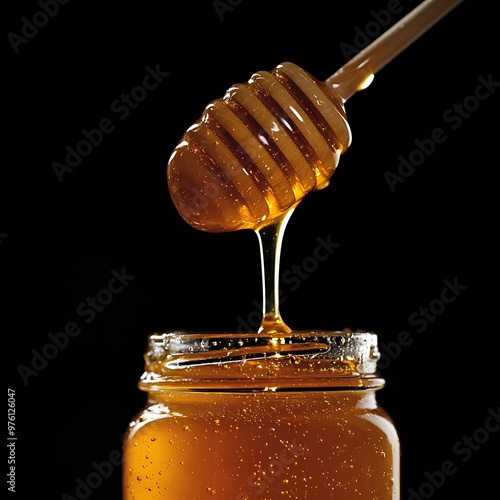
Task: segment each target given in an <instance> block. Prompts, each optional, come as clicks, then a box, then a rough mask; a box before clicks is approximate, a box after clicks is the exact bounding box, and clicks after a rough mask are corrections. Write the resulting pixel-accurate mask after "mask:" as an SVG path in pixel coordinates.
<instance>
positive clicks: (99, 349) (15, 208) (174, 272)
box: [0, 0, 500, 500]
mask: <svg viewBox="0 0 500 500" xmlns="http://www.w3.org/2000/svg"><path fill="white" fill-rule="evenodd" d="M231 3H232V4H233V6H232V7H231V4H230V2H226V4H227V5H228V6H229V8H228V9H227V10H225V11H224V12H217V9H216V8H215V6H214V3H213V2H212V1H210V0H206V1H194V0H187V1H182V2H181V1H169V2H167V1H151V0H142V1H139V0H122V1H77V0H72V1H71V2H68V3H67V4H66V5H60V6H59V12H58V13H57V14H56V15H54V16H53V17H52V18H50V19H48V20H47V22H46V23H45V25H43V26H41V27H40V28H39V29H38V33H36V34H35V35H34V36H32V37H31V38H30V39H26V40H25V43H24V42H23V43H20V44H18V45H17V47H16V50H14V45H15V44H14V45H13V43H12V42H11V39H12V35H11V39H9V37H8V34H9V33H15V34H17V35H21V30H22V27H23V23H24V22H25V21H24V20H23V17H24V16H26V18H27V19H28V20H32V19H33V16H34V15H35V14H36V13H37V12H39V11H40V10H41V7H40V5H39V4H38V3H36V2H31V1H30V2H28V1H25V2H17V1H16V2H14V1H5V0H4V1H3V2H2V7H1V11H2V37H3V40H2V51H3V54H4V55H3V56H2V61H3V63H2V78H1V80H2V84H3V85H6V87H4V91H3V92H2V97H3V99H2V108H3V109H4V110H5V111H4V112H3V113H2V117H3V120H2V121H3V122H4V125H5V127H4V131H3V132H2V137H1V149H0V156H1V158H2V167H1V180H0V182H1V184H0V189H1V195H0V202H1V204H2V207H1V221H0V237H1V239H0V265H1V283H2V289H3V292H2V293H3V294H4V295H3V298H2V303H1V304H2V315H1V318H0V322H1V323H0V328H1V331H2V333H3V339H4V342H5V344H4V345H5V346H6V347H4V358H5V360H4V364H5V365H6V366H7V387H8V388H11V389H14V390H15V399H16V436H17V438H18V439H17V442H16V480H17V482H16V494H17V497H18V498H23V499H25V498H26V499H27V498H53V499H58V498H61V497H62V496H63V495H64V494H65V493H66V494H67V495H71V496H73V497H74V498H82V496H81V495H80V497H78V496H77V491H76V487H77V484H78V480H81V481H84V482H85V481H86V479H87V478H88V476H89V474H90V473H92V472H93V471H94V469H93V465H92V463H93V462H98V463H101V462H103V461H105V460H108V459H109V456H110V454H112V453H114V455H113V456H115V457H116V453H119V451H120V446H121V443H120V439H121V436H122V434H123V432H124V430H125V428H126V426H127V423H128V421H129V420H130V418H131V417H132V416H133V414H134V413H136V411H138V410H139V408H140V407H141V406H142V405H143V404H144V402H145V395H144V394H143V393H141V392H140V391H139V390H138V389H137V387H136V383H137V380H138V378H139V377H140V375H141V373H142V370H143V365H142V355H143V352H144V351H145V347H146V337H147V335H148V333H150V332H152V331H164V330H172V329H177V328H180V329H184V330H197V329H201V330H225V329H228V330H234V329H237V328H238V327H239V326H241V325H242V324H243V322H247V323H252V321H255V317H256V314H257V313H256V305H255V302H256V301H259V300H260V299H261V281H260V263H259V259H258V245H257V239H256V237H255V235H254V234H253V233H252V232H251V231H240V232H236V233H230V234H206V233H202V232H198V231H196V230H194V229H192V228H190V227H189V226H188V225H187V224H186V223H185V222H184V221H183V220H181V218H180V217H179V215H178V214H177V212H176V210H175V208H174V206H173V204H172V202H171V200H170V198H169V195H168V191H167V188H166V181H165V167H166V163H167V161H168V158H169V156H170V153H171V151H172V150H173V148H174V147H175V145H176V144H177V142H178V141H179V139H180V137H181V135H182V133H183V132H184V130H185V129H186V128H187V127H188V126H189V125H190V124H191V123H192V122H193V121H195V120H196V119H197V118H198V117H199V115H200V114H201V112H202V110H203V108H204V107H205V105H206V104H208V102H209V101H211V100H212V99H215V98H218V97H221V96H222V95H223V94H224V92H225V90H226V89H227V88H228V87H229V86H230V85H231V84H233V83H236V82H242V81H246V80H247V79H248V78H249V77H250V75H251V74H252V73H253V72H254V71H257V70H261V69H264V70H270V69H272V68H273V67H275V66H276V65H277V64H279V63H280V62H283V61H292V62H295V63H296V64H298V65H300V66H302V67H303V68H304V69H306V70H308V71H309V72H311V73H312V74H313V75H314V76H316V77H317V78H318V79H321V80H323V79H325V78H327V77H328V76H330V74H332V73H333V72H334V71H335V70H337V69H338V68H339V67H340V66H341V65H342V64H343V63H344V62H345V60H346V57H345V54H344V53H343V51H342V49H341V47H342V45H341V44H342V43H344V44H345V43H348V44H351V45H354V37H355V34H356V33H357V32H358V33H359V32H365V27H366V25H367V23H368V22H369V21H373V19H374V18H373V14H372V13H371V10H372V9H373V10H375V11H379V10H381V9H385V8H387V5H388V2H387V1H386V0H381V1H379V0H377V1H373V2H349V1H347V0H343V1H337V2H333V1H331V2H326V1H323V2H322V1H317V0H309V1H307V2H306V1H284V0H283V1H277V0H274V1H267V2H265V1H263V0H243V1H240V2H238V1H233V2H231ZM417 3H418V2H416V1H413V2H412V1H404V0H401V2H400V5H401V6H402V8H403V12H402V13H401V14H398V15H394V16H392V22H395V21H397V20H398V19H399V18H401V17H402V15H403V13H406V12H408V11H409V10H411V8H413V7H414V6H415V5H416V4H417ZM498 9H499V7H498V2H495V1H493V0H490V1H487V0H477V1H476V0H475V1H474V2H472V1H470V0H469V1H465V2H464V3H463V4H462V5H460V6H459V7H458V8H457V9H456V10H454V11H453V12H452V13H451V14H449V15H448V16H447V17H446V18H445V19H443V20H442V21H441V22H440V23H439V24H438V25H436V26H435V27H434V28H432V30H431V31H429V32H428V33H427V34H426V35H424V37H423V38H421V39H420V40H418V41H417V42H416V43H415V44H414V45H412V46H411V47H410V48H408V49H407V50H406V51H405V52H404V53H403V54H402V55H400V56H399V57H398V58H397V59H395V60H394V61H393V62H392V63H391V64H390V65H389V66H387V67H386V68H385V69H383V70H382V71H381V72H380V74H379V75H377V76H376V78H375V80H374V82H373V83H372V85H371V86H370V87H369V88H368V89H367V90H365V91H363V92H360V93H359V94H357V95H355V96H354V97H353V98H352V99H351V100H349V101H348V103H347V105H346V110H347V114H348V117H349V121H350V124H351V128H352V131H353V142H352V146H351V148H350V149H349V150H348V151H347V152H346V153H345V154H344V156H343V157H342V158H341V162H340V166H339V168H338V170H337V172H336V173H335V176H334V177H333V179H332V183H331V185H330V186H329V187H328V188H327V189H326V190H323V191H321V192H318V193H315V194H313V195H311V196H309V197H307V198H306V199H305V200H304V201H303V203H301V205H300V206H299V208H298V209H297V210H296V212H295V213H294V215H293V217H292V219H291V221H290V223H289V226H288V228H287V231H286V235H285V241H284V249H283V255H282V270H283V271H285V270H291V269H293V267H292V266H293V265H301V264H302V263H303V262H304V259H307V258H308V257H310V256H311V255H312V254H313V251H314V249H315V247H316V245H317V238H323V239H324V240H327V239H328V238H330V240H331V241H333V242H336V243H338V244H339V245H340V246H339V247H338V249H336V250H335V252H334V254H333V255H332V256H331V257H330V258H329V259H328V260H326V261H324V262H320V263H319V264H318V266H317V269H316V270H315V271H314V272H311V273H309V274H308V276H307V279H303V280H301V281H300V286H298V288H297V287H294V288H296V289H293V290H292V289H291V287H290V284H288V285H286V284H284V285H283V293H284V296H285V299H286V300H285V301H284V303H283V304H282V306H281V310H282V314H283V317H284V319H285V321H286V322H287V323H288V324H289V325H291V326H293V327H294V328H297V329H306V328H326V329H341V328H343V327H346V326H349V327H351V328H362V329H371V330H375V331H376V332H377V333H378V334H379V341H380V343H381V346H382V348H381V351H382V352H383V353H385V354H384V356H385V357H384V358H383V359H384V360H385V361H384V364H385V369H384V370H383V371H382V373H383V375H384V376H385V378H386V380H387V387H386V388H385V389H384V390H383V391H381V392H380V393H379V400H380V402H381V404H382V405H383V406H384V407H385V408H386V409H387V411H388V412H389V413H390V414H391V415H392V416H393V418H394V420H395V422H396V425H397V427H398V429H399V432H400V435H401V441H402V466H403V469H402V471H403V475H402V498H408V496H409V493H408V489H409V488H414V489H415V490H416V491H418V489H419V488H421V487H422V483H423V482H425V481H429V479H428V477H426V473H427V476H428V475H429V474H432V473H433V472H435V471H436V470H438V469H440V468H441V466H442V464H443V462H445V461H446V460H451V461H453V463H454V464H455V465H456V472H455V473H454V474H451V475H450V476H448V477H446V480H445V482H444V484H443V485H442V486H439V487H437V486H434V487H431V488H430V489H429V488H427V489H426V488H425V487H424V489H421V493H422V494H423V495H426V494H427V495H430V496H425V497H422V498H430V497H432V498H443V499H452V498H457V497H458V495H463V496H466V497H467V496H468V495H472V494H474V496H475V497H476V498H493V497H495V496H496V495H497V493H498V490H497V488H498V477H497V475H498V470H497V467H498V433H496V434H495V433H494V432H492V431H490V432H489V433H487V434H485V433H484V432H482V431H481V430H478V429H480V428H482V427H483V428H484V424H485V422H486V420H487V418H488V415H489V413H488V411H491V412H493V411H497V412H498V404H499V399H500V398H499V376H498V369H499V350H498V349H499V342H498V335H499V334H498V324H499V323H498V317H497V312H498V279H499V273H498V271H499V268H498V250H499V248H498V244H497V242H496V239H495V233H497V232H498V215H497V214H498V184H497V179H498V175H497V171H498V144H499V140H500V135H499V113H498V111H499V108H498V104H499V99H498V97H499V95H500V90H498V87H497V89H496V90H495V92H493V93H492V94H491V95H490V96H489V97H488V98H487V99H485V100H482V101H481V102H480V104H479V106H478V109H477V110H475V111H473V112H471V113H470V116H469V117H468V118H467V119H465V118H464V119H462V121H461V123H460V126H458V127H456V130H453V129H452V127H451V125H452V123H451V122H450V121H449V120H446V118H445V116H447V115H445V113H446V112H447V111H448V110H450V109H452V108H453V106H454V105H455V104H462V103H464V101H466V100H467V99H469V98H470V96H473V95H474V92H475V89H476V87H477V85H478V84H479V80H478V78H479V77H480V76H482V77H483V78H485V79H488V76H489V75H490V74H491V75H492V76H491V78H492V79H493V80H494V81H495V82H498V81H500V72H499V67H498V60H500V50H499V41H498V40H499V38H498V33H499V10H498ZM38 19H42V21H43V18H40V17H39V18H38ZM42 24H43V23H42ZM371 26H373V23H372V25H371ZM370 38H371V39H373V38H374V37H373V36H371V37H370ZM16 51H17V53H16ZM148 66H149V67H150V68H153V69H154V68H159V70H160V71H162V72H164V73H169V74H168V76H165V77H163V81H162V82H161V84H159V85H158V87H157V88H155V89H154V90H150V91H149V92H147V95H146V98H145V99H144V100H143V101H142V102H140V103H138V104H137V106H136V108H135V109H129V111H130V112H129V115H128V116H127V117H125V118H124V119H121V117H120V116H123V114H122V115H119V114H118V113H116V112H114V111H113V110H112V103H113V102H114V101H115V100H116V99H121V95H122V94H123V93H126V94H127V93H128V94H130V92H131V90H132V89H134V87H136V86H137V85H140V84H141V83H142V81H143V78H144V76H145V75H146V71H147V70H146V68H147V67H148ZM466 102H468V103H469V104H471V103H474V100H473V98H470V99H469V100H467V101H466ZM448 116H449V115H448ZM455 116H456V115H455ZM104 118H109V119H110V120H111V121H112V123H113V125H114V126H115V128H114V130H113V131H112V132H111V133H109V134H106V135H104V136H103V139H102V142H101V143H100V144H99V145H97V146H95V147H94V148H93V150H92V152H91V153H90V154H89V155H88V156H87V157H85V158H83V159H82V161H81V163H80V164H79V165H78V166H77V167H76V168H74V170H73V171H72V172H71V173H65V174H64V175H63V177H62V182H59V180H58V178H57V176H56V174H55V172H54V169H53V166H52V164H53V162H54V161H57V162H63V163H64V161H65V156H66V150H65V148H66V147H67V146H71V147H76V145H77V144H78V143H79V141H81V140H82V139H83V138H84V137H83V135H82V130H83V129H86V130H91V129H94V128H96V127H97V126H98V124H99V122H100V121H101V120H102V119H104ZM454 123H455V124H457V123H458V122H454ZM438 127H439V128H442V129H443V130H445V132H446V134H447V139H446V140H445V141H444V142H443V143H442V144H437V145H436V147H435V151H434V152H433V153H432V154H431V155H430V156H428V157H426V159H425V161H424V162H423V163H422V164H421V165H420V166H418V167H416V168H415V171H414V172H413V173H412V174H411V175H409V176H407V177H406V179H405V180H404V182H402V183H398V184H397V185H396V186H395V190H394V192H392V191H391V189H390V188H389V185H388V183H387V180H386V178H385V177H384V173H386V172H387V171H391V172H395V173H397V168H398V163H399V161H398V156H399V155H403V156H404V157H406V158H408V156H409V154H410V153H411V152H412V151H413V150H415V149H416V147H417V146H416V145H415V142H414V141H415V140H416V139H420V140H422V139H426V138H430V137H431V133H432V131H433V130H434V129H435V128H438ZM495 210H496V213H495ZM123 268H125V271H126V273H127V275H129V276H133V277H134V278H133V279H131V280H130V282H129V285H128V286H127V287H126V288H125V289H124V290H123V291H122V292H121V293H120V294H116V295H115V296H114V297H113V301H112V302H111V303H110V304H109V305H107V306H106V307H104V309H103V310H102V312H99V313H98V314H97V315H96V316H95V318H94V319H93V321H90V322H88V323H86V322H85V318H87V319H88V316H86V317H83V316H82V315H81V314H78V313H77V308H78V306H79V304H80V303H82V302H85V301H86V300H87V297H94V296H95V295H96V294H97V293H98V292H99V291H100V290H101V289H103V288H105V287H106V286H107V284H108V282H109V280H110V278H111V277H112V274H111V271H112V270H116V271H118V272H121V270H122V269H123ZM444 280H449V281H450V282H453V281H456V282H457V283H459V284H460V285H462V291H461V293H460V296H459V297H457V299H456V300H455V301H454V302H453V303H451V304H446V305H445V306H444V308H443V310H442V312H441V313H440V314H439V315H437V316H436V317H435V319H434V320H433V321H428V322H427V324H426V325H425V327H422V328H420V330H422V331H418V330H417V328H416V327H415V326H414V325H412V324H411V323H410V321H409V317H410V316H411V315H412V314H413V313H414V312H416V311H418V310H419V308H420V307H427V306H429V304H430V303H431V301H433V300H434V302H433V304H434V307H438V308H439V306H440V304H439V303H438V302H436V301H435V299H439V297H440V295H441V291H442V290H443V288H445V286H446V285H445V282H444ZM464 287H465V288H464ZM441 305H442V304H441ZM70 321H75V322H77V323H78V325H79V326H80V327H81V329H82V330H81V333H80V334H79V335H78V336H77V337H75V338H72V339H70V340H69V342H68V345H67V346H66V347H64V349H62V348H61V349H59V352H57V354H54V351H50V353H52V354H54V355H53V356H52V357H53V359H50V360H48V361H47V362H46V366H45V367H42V368H40V365H38V369H37V375H36V376H35V375H34V374H31V375H29V376H28V377H27V378H26V375H25V378H24V380H23V378H22V377H21V375H20V370H21V371H22V370H23V368H22V367H25V368H26V367H28V368H33V366H32V362H33V356H34V352H42V351H43V350H44V349H45V352H46V353H47V352H49V351H47V349H48V348H47V345H48V344H50V339H49V337H48V334H49V333H50V332H52V333H53V334H56V333H57V332H60V331H62V330H64V328H65V325H66V324H67V323H68V322H70ZM420 326H422V323H420ZM402 331H406V332H408V334H409V336H410V338H411V339H412V344H411V345H409V346H407V347H404V348H402V349H401V352H400V353H399V354H397V355H394V356H393V357H394V359H390V358H388V357H387V356H388V354H387V353H388V352H389V351H388V347H387V346H389V345H392V346H393V347H394V344H391V343H393V342H394V341H395V340H396V338H397V336H398V335H399V334H400V332H402ZM33 350H35V351H33ZM474 433H476V434H474ZM464 436H473V437H474V436H476V438H473V442H472V444H471V445H470V446H469V445H464V444H463V443H464ZM474 439H475V440H474ZM478 439H479V440H481V441H482V444H481V445H478V443H477V440H478ZM459 442H462V444H460V443H459ZM457 443H459V444H457ZM456 446H458V448H460V449H462V450H463V449H464V448H466V449H468V450H470V456H469V454H467V456H466V455H465V452H464V453H463V454H461V455H459V454H457V453H456V452H455V451H454V450H457V448H456ZM454 447H455V448H454ZM472 448H474V450H472ZM476 448H478V449H476ZM4 450H6V449H5V448H4ZM7 451H8V450H6V451H4V453H5V454H6V455H7ZM465 458H467V459H468V460H466V461H464V459H465ZM6 467H8V466H7V465H6ZM120 474H121V471H120V467H119V466H116V467H114V468H113V471H112V474H111V475H110V476H109V477H107V478H103V479H102V484H101V485H100V486H98V487H95V488H93V490H92V492H91V495H90V496H89V498H92V500H94V499H95V500H97V499H119V498H120V495H121V492H120V489H121V487H120ZM4 478H5V476H4ZM5 487H7V485H6V486H5ZM432 490H434V491H432ZM66 498H68V497H66Z"/></svg>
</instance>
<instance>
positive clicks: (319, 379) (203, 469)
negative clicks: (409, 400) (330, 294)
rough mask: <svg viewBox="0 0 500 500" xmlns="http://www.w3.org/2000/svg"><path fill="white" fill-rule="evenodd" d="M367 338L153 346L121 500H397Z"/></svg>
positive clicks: (174, 341)
mask: <svg viewBox="0 0 500 500" xmlns="http://www.w3.org/2000/svg"><path fill="white" fill-rule="evenodd" d="M378 357H379V354H378V350H377V337H376V335H375V334H373V333H370V332H359V331H354V332H352V331H349V330H345V331H342V332H292V333H289V334H287V335H279V336H272V335H267V334H265V333H264V334H263V333H261V334H236V333H233V334H222V333H220V334H216V333H210V334H195V333H179V332H173V333H163V334H152V335H150V337H149V347H148V351H147V353H146V355H145V360H146V370H145V372H144V374H143V376H142V378H141V380H140V383H139V386H140V388H141V389H142V390H144V391H146V392H147V395H148V400H147V404H146V405H145V407H144V409H143V410H142V411H140V412H139V414H138V415H137V416H136V417H135V418H134V419H133V420H132V421H131V423H130V425H129V429H128V431H127V434H126V437H125V440H124V454H123V459H124V460H123V498H124V500H150V499H154V498H171V499H195V500H199V499H202V498H223V499H235V500H244V499H253V498H256V499H257V498H258V499H281V498H287V499H297V500H303V499H308V498H314V499H316V498H324V499H337V500H343V499H345V500H352V499H355V498H361V499H366V500H395V499H399V491H398V489H399V440H398V436H397V432H396V429H395V427H394V425H393V423H392V421H391V419H390V417H389V416H388V415H387V414H386V412H385V411H384V410H383V409H382V408H380V407H379V406H378V404H377V399H376V391H377V390H379V389H380V388H382V387H383V385H384V380H383V379H382V378H381V377H380V376H379V375H378V374H377V372H376V362H377V359H378Z"/></svg>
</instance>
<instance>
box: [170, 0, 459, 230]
mask: <svg viewBox="0 0 500 500" xmlns="http://www.w3.org/2000/svg"><path fill="white" fill-rule="evenodd" d="M461 1H462V0H425V1H424V2H422V3H421V4H420V5H419V6H418V7H416V8H415V9H414V10H412V11H411V12H410V13H409V14H408V15H406V16H405V17H404V18H402V19H401V20H400V21H399V22H398V23H396V24H395V25H394V26H393V27H392V28H390V29H389V30H388V31H386V32H385V33H384V34H382V35H381V36H380V37H379V38H377V39H376V40H375V41H374V42H372V43H371V44H370V45H368V46H367V47H366V48H365V49H364V50H362V51H361V52H360V53H358V54H357V55H356V56H355V57H354V58H353V59H351V60H350V61H348V62H347V63H346V64H345V65H344V66H342V67H341V68H340V69H339V70H338V71H337V72H336V73H334V74H333V75H332V76H330V77H329V78H327V79H326V80H325V81H324V82H319V81H317V80H316V79H314V78H313V77H312V76H311V75H310V74H309V73H308V72H306V71H304V70H303V69H301V68H299V67H298V66H296V65H295V64H292V63H288V62H286V63H283V64H280V65H278V66H277V67H276V68H275V69H274V70H272V71H270V72H268V71H259V72H257V73H255V74H254V75H252V77H251V78H250V79H249V80H248V82H246V83H239V84H235V85H233V86H232V87H231V88H230V89H229V90H228V91H227V92H226V94H225V95H224V97H223V98H222V99H217V100H215V101H212V102H211V103H210V104H209V105H208V106H207V107H206V108H205V110H204V112H203V114H202V116H201V118H200V119H199V120H198V121H197V122H195V123H194V124H193V125H192V126H191V127H189V129H188V130H187V131H186V132H185V134H184V135H183V137H182V139H181V141H180V142H179V144H178V145H177V147H176V148H175V150H174V151H173V153H172V155H171V157H170V160H169V162H168V167H167V179H168V187H169V191H170V194H171V196H172V200H173V202H174V204H175V206H176V208H177V210H178V211H179V213H180V215H181V216H182V217H183V218H184V219H185V220H186V222H188V223H189V224H190V225H191V226H193V227H195V228H196V229H200V230H203V231H209V232H225V231H235V230H238V229H253V230H258V229H259V228H262V227H264V226H267V225H268V224H270V223H272V222H275V221H276V220H278V219H279V218H281V217H283V216H284V215H285V214H286V213H287V212H288V211H290V210H291V209H293V208H294V207H295V206H296V205H297V204H298V203H299V202H300V200H301V199H302V198H303V197H304V196H305V195H306V194H308V193H309V192H311V191H313V190H316V189H322V188H324V187H326V186H327V185H328V183H329V179H330V177H331V176H332V174H333V173H334V172H335V169H336V167H337V165H338V162H339V157H340V155H341V154H342V153H343V152H345V150H346V149H347V148H348V147H349V145H350V143H351V131H350V128H349V124H348V122H347V117H346V114H345V110H344V104H345V102H346V101H347V99H349V98H350V97H351V96H352V95H353V94H355V93H356V92H357V91H358V90H361V89H364V88H366V87H367V86H368V85H369V84H370V82H371V81H372V79H373V77H374V75H375V74H376V73H377V71H379V70H380V69H381V68H383V67H384V66H385V65H386V64H387V63H389V62H390V61H391V60H392V59H394V58H395V57H396V56H397V55H398V54H399V53H400V52H402V51H403V50H404V49H405V48H406V47H408V46H409V45H410V44H411V43H413V41H415V40H416V39H417V38H418V37H420V35H422V34H423V33H425V32H426V31H427V30H428V29H429V28H430V27H431V26H433V25H434V24H435V23H436V22H438V21H439V20H440V19H441V18H442V17H444V16H445V15H446V14H447V13H448V12H449V11H450V10H452V9H453V8H454V7H456V6H457V5H458V4H459V3H461Z"/></svg>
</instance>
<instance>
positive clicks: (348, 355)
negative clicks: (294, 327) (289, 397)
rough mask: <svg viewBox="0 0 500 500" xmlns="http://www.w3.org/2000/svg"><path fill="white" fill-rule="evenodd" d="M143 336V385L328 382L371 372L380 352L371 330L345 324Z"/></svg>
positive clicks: (374, 370)
mask: <svg viewBox="0 0 500 500" xmlns="http://www.w3.org/2000/svg"><path fill="white" fill-rule="evenodd" d="M148 339H149V344H148V350H147V352H146V354H145V356H144V359H145V368H146V371H145V373H144V374H143V376H142V378H141V383H140V384H141V385H143V386H144V385H149V386H151V385H152V384H153V385H154V384H166V385H168V386H180V385H181V384H182V383H187V381H189V385H190V386H200V384H201V385H203V382H202V381H205V382H206V383H207V384H208V385H210V383H209V382H207V381H208V380H210V381H212V382H213V381H214V380H218V381H219V382H220V384H219V386H222V385H225V386H235V385H237V384H238V383H239V382H242V381H244V382H245V384H246V386H248V384H250V386H252V387H253V386H254V385H255V386H260V385H262V383H267V382H269V381H275V382H276V381H277V380H278V379H280V380H282V381H284V380H285V379H288V380H291V379H293V380H295V381H296V382H297V381H298V380H300V379H305V378H308V379H310V380H311V379H314V380H315V381H316V382H317V384H319V385H322V384H326V385H328V384H330V383H331V380H332V379H334V378H337V379H338V378H342V379H346V378H351V379H353V378H357V379H359V378H360V377H361V378H370V377H371V378H374V377H376V368H377V361H378V360H379V358H380V354H379V351H378V348H377V335H376V334H375V333H374V332H368V331H361V330H355V331H352V330H349V329H345V330H342V331H324V330H312V331H293V332H291V333H287V334H276V333H274V334H259V333H237V332H206V333H204V332H184V331H170V332H163V333H158V332H157V333H152V334H150V335H149V337H148ZM301 363H302V365H301V366H298V365H299V364H301ZM306 366H307V370H306V368H305V367H306ZM221 368H223V369H225V370H224V371H220V369H221ZM230 368H237V369H233V370H230ZM378 380H380V379H378ZM250 382H252V383H250ZM283 383H285V382H283ZM297 383H298V382H297ZM355 384H358V382H355ZM285 385H290V384H288V382H287V383H286V384H285ZM350 385H352V384H350ZM361 385H362V384H361Z"/></svg>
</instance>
